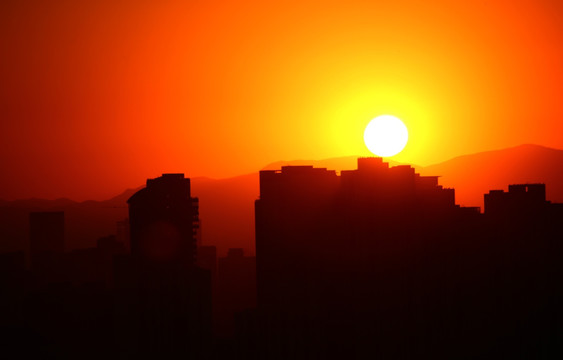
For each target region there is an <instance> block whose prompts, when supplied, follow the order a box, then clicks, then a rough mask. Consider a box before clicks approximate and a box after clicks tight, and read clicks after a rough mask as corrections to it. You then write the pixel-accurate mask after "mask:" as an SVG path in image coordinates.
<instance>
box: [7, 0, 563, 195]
mask: <svg viewBox="0 0 563 360" xmlns="http://www.w3.org/2000/svg"><path fill="white" fill-rule="evenodd" d="M562 44H563V5H562V4H561V2H560V1H557V0H552V1H545V0H544V1H539V0H534V1H532V0H530V1H466V2H463V3H462V2H457V1H401V0H391V1H339V2H333V1H280V2H273V1H272V2H270V1H267V2H264V1H246V2H244V1H183V2H180V1H143V0H136V1H118V0H112V1H100V0H95V1H94V0H85V1H70V0H68V1H20V0H17V1H12V0H9V1H2V2H1V3H0V51H1V54H2V55H1V56H0V119H1V122H0V144H1V145H0V198H2V199H16V198H27V197H44V198H57V197H69V198H71V199H76V200H83V199H88V198H94V199H104V198H108V197H111V196H113V195H115V194H117V193H119V192H121V191H122V190H123V189H125V188H129V187H135V186H139V185H141V184H142V183H144V181H145V179H146V178H148V177H156V176H158V175H160V174H161V173H163V172H184V173H186V175H187V176H190V177H195V176H209V177H216V178H221V177H229V176H234V175H238V174H244V173H249V172H253V171H257V170H259V169H260V168H262V167H263V166H265V165H266V164H268V163H270V162H274V161H278V160H293V159H322V158H329V157H338V156H347V155H367V154H368V151H367V149H366V148H365V146H364V144H363V129H364V127H365V125H366V124H367V123H368V122H369V120H371V119H372V118H373V117H375V116H377V115H380V114H385V113H387V114H392V115H395V116H398V117H399V118H401V119H402V120H403V121H404V122H405V123H406V125H407V127H408V129H409V132H410V141H409V143H408V145H407V147H406V148H405V150H404V151H403V152H402V153H400V154H399V155H397V156H395V157H394V158H393V159H394V160H397V161H401V162H410V163H414V164H419V165H428V164H432V163H436V162H440V161H444V160H447V159H449V158H452V157H454V156H458V155H462V154H468V153H473V152H478V151H484V150H491V149H498V148H503V147H509V146H515V145H518V144H523V143H535V144H540V145H544V146H549V147H554V148H563V136H562V135H561V134H563V121H562V119H563V108H562V106H561V103H562V102H561V94H562V93H563V92H562V90H563V45H562Z"/></svg>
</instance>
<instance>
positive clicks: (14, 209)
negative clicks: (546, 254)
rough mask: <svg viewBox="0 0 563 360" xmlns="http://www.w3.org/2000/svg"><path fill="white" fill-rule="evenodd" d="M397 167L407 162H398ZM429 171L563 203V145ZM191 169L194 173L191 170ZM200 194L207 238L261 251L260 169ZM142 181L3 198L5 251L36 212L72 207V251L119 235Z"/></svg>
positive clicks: (24, 235) (68, 213) (475, 196)
mask: <svg viewBox="0 0 563 360" xmlns="http://www.w3.org/2000/svg"><path fill="white" fill-rule="evenodd" d="M356 159H357V157H355V156H349V157H341V158H331V159H325V160H295V161H279V162H275V163H271V164H269V165H267V166H265V167H264V168H263V169H262V170H268V169H280V168H281V166H286V165H305V164H306V165H313V166H315V167H325V168H328V169H334V170H347V169H355V168H356ZM390 164H391V166H395V165H399V163H397V162H390ZM414 167H415V168H416V171H417V172H420V173H421V174H422V175H436V176H441V177H440V180H439V183H440V184H441V185H443V186H445V187H453V188H455V190H456V203H457V204H460V205H464V206H480V207H481V208H483V194H484V193H486V192H488V191H489V190H491V189H504V190H506V189H507V188H508V185H509V184H515V183H545V184H546V187H547V199H548V200H551V201H552V202H563V172H562V171H561V169H562V168H563V150H556V149H551V148H547V147H543V146H539V145H520V146H516V147H513V148H507V149H502V150H494V151H486V152H481V153H476V154H471V155H464V156H459V157H456V158H453V159H450V160H448V161H445V162H442V163H439V164H435V165H431V166H426V167H421V166H414ZM186 175H187V176H189V174H186ZM191 181H192V194H193V196H196V197H199V206H200V209H199V211H200V219H201V230H202V234H203V236H202V238H203V243H204V245H216V246H217V247H218V251H219V255H220V256H224V255H225V254H226V252H227V249H228V248H233V247H242V248H244V249H245V252H246V253H248V254H253V253H254V201H255V200H256V199H257V198H258V194H259V188H258V173H257V172H256V173H251V174H246V175H241V176H236V177H232V178H226V179H210V178H205V177H198V178H192V180H191ZM139 189H140V187H137V188H134V189H129V190H126V191H124V192H123V193H121V194H119V195H117V196H115V197H113V198H111V199H108V200H105V201H84V202H75V201H72V200H69V199H57V200H43V199H27V200H16V201H0V218H1V220H0V240H1V241H0V251H15V250H25V249H27V246H28V245H27V244H28V237H29V236H28V223H29V220H28V214H29V212H30V211H64V212H65V226H66V247H67V250H72V249H75V248H84V247H90V246H94V245H95V242H96V240H97V239H98V238H100V237H102V236H107V235H109V234H114V233H115V231H116V222H117V221H121V220H123V219H125V218H126V217H127V216H128V210H127V204H126V201H127V199H128V198H129V197H130V196H131V195H132V194H133V193H135V192H136V191H137V190H139Z"/></svg>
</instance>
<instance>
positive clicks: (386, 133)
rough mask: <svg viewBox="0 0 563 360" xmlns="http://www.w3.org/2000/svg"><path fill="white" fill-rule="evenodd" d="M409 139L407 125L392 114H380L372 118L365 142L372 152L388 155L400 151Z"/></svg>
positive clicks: (365, 132)
mask: <svg viewBox="0 0 563 360" xmlns="http://www.w3.org/2000/svg"><path fill="white" fill-rule="evenodd" d="M408 139H409V132H408V130H407V127H406V126H405V124H403V122H402V121H401V120H399V119H398V118H396V117H395V116H392V115H380V116H378V117H376V118H375V119H373V120H371V121H370V122H369V124H368V125H367V126H366V129H365V131H364V142H365V144H366V146H367V148H368V149H369V151H371V152H372V153H374V154H375V155H377V156H381V157H388V156H393V155H397V154H398V153H400V152H401V151H402V150H403V149H404V148H405V146H406V145H407V141H408Z"/></svg>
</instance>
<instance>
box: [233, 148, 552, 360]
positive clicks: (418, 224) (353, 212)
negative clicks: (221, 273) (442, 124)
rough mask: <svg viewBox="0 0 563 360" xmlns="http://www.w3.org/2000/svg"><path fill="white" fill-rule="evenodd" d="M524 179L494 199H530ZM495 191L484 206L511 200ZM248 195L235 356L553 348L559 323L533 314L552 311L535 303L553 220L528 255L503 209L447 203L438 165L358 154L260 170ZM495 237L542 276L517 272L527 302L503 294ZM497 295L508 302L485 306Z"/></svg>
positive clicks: (533, 222) (534, 220)
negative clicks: (346, 164)
mask: <svg viewBox="0 0 563 360" xmlns="http://www.w3.org/2000/svg"><path fill="white" fill-rule="evenodd" d="M527 188H529V189H530V190H528V192H529V195H528V197H526V196H520V195H514V196H513V195H508V197H511V199H512V196H513V197H514V199H513V200H507V201H509V202H510V201H514V202H516V203H518V204H519V206H520V208H521V209H530V208H532V207H534V206H544V205H545V189H544V190H543V202H542V201H540V200H538V199H541V197H542V189H541V188H537V187H533V186H528V187H527ZM520 192H521V188H520V187H517V186H516V187H511V191H509V193H511V194H512V193H520ZM495 194H496V193H495ZM497 195H498V194H497ZM492 201H493V202H494V201H495V200H494V199H493V200H492ZM493 202H491V199H489V200H486V203H487V204H489V206H490V205H491V204H492V203H493ZM542 204H543V205H542ZM505 205H506V206H505ZM505 205H500V204H495V205H493V207H496V208H498V209H501V210H499V211H500V212H502V213H503V214H507V213H508V212H509V210H507V209H509V208H511V209H518V207H514V204H512V205H510V204H505ZM503 206H504V207H503ZM255 209H256V261H257V290H258V307H257V310H256V311H255V312H249V313H248V314H246V317H242V318H241V323H240V324H239V326H240V329H242V330H241V334H242V335H241V342H242V343H246V344H247V345H248V344H250V345H249V346H247V347H246V348H245V349H246V351H247V353H245V356H249V357H255V358H273V359H276V358H278V359H283V358H315V359H317V358H318V359H321V358H366V359H368V358H373V357H374V356H375V357H380V358H386V359H395V358H397V359H403V358H426V357H432V358H475V357H480V356H481V357H482V356H500V355H501V354H505V355H506V354H510V355H511V356H513V355H514V356H516V355H517V356H516V357H518V356H519V357H521V358H526V356H527V355H530V354H531V353H533V352H534V350H535V348H536V347H539V348H541V347H543V350H542V351H547V350H546V349H550V350H553V349H555V348H556V345H555V343H556V335H557V334H560V331H561V330H560V327H559V328H558V329H559V330H555V329H554V328H553V326H552V325H549V324H548V323H547V317H545V315H546V314H550V315H551V316H553V317H555V318H557V316H560V314H561V312H560V311H559V312H558V311H557V308H556V307H554V306H553V305H549V303H550V302H553V301H554V299H556V298H557V296H558V295H556V294H560V291H559V292H558V290H557V287H556V277H554V275H555V274H556V273H558V272H560V269H561V265H557V262H556V261H555V260H556V257H557V258H560V249H561V245H560V243H561V241H560V240H561V234H562V232H561V229H560V226H555V227H554V226H551V227H550V228H549V229H545V230H544V231H542V232H536V233H535V237H534V236H532V237H531V238H529V239H528V242H527V243H526V245H525V247H526V248H528V253H527V254H528V255H529V254H531V253H535V255H534V256H528V255H527V254H526V253H521V252H520V250H518V247H515V246H512V247H511V246H510V244H509V242H510V240H513V241H519V240H518V239H519V237H518V236H516V235H515V232H514V230H513V228H514V226H515V225H514V224H513V221H514V220H515V219H512V220H510V221H506V222H502V223H501V222H499V221H496V220H491V219H490V218H488V217H487V216H484V215H483V214H480V212H479V209H478V208H463V207H459V206H457V205H456V204H455V193H454V190H453V189H445V188H443V187H442V186H440V185H438V177H427V176H420V175H419V174H417V173H415V171H414V169H413V168H412V167H410V166H396V167H389V166H388V164H386V163H384V162H383V161H382V160H381V159H380V158H360V159H358V168H357V170H350V171H342V172H341V174H340V175H338V174H337V173H336V172H334V171H329V170H326V169H317V168H313V167H311V166H288V167H282V169H281V170H280V171H261V172H260V198H259V199H258V200H257V201H256V205H255ZM515 211H517V210H515ZM547 218H548V217H542V216H541V215H536V216H534V217H529V218H528V221H527V222H526V223H523V224H520V226H523V227H525V228H526V229H528V230H529V229H536V228H537V227H538V226H539V227H541V226H542V225H541V224H543V223H544V222H545V219H547ZM549 218H550V219H552V220H554V219H556V218H557V219H559V224H560V223H561V219H562V217H561V214H560V213H557V214H556V213H552V215H550V217H549ZM521 233H522V232H521ZM546 239H551V240H550V241H551V242H549V241H548V243H549V244H546V243H545V240H546ZM555 239H558V240H557V241H559V242H558V243H555V242H553V240H555ZM532 248H534V249H535V251H530V249H532ZM500 249H503V250H504V251H505V252H506V253H507V254H508V255H504V258H505V259H506V258H512V257H513V256H515V254H516V253H519V254H520V255H521V260H524V259H528V260H531V259H530V258H534V259H536V260H538V261H539V260H540V259H541V260H542V261H544V265H542V266H540V265H539V263H536V262H534V263H533V264H535V265H536V266H535V267H531V268H527V273H526V274H524V273H523V272H517V274H519V275H521V276H522V277H521V278H520V279H525V278H526V279H530V281H531V279H536V280H538V279H542V280H541V281H540V282H541V283H542V284H544V287H543V288H542V289H543V290H541V291H540V290H539V289H536V287H534V286H531V283H529V285H530V286H529V287H527V286H523V287H522V286H521V287H517V288H518V289H519V291H524V292H525V291H531V292H533V294H534V296H533V298H534V299H536V300H535V301H536V303H534V302H533V301H522V302H517V303H518V305H514V306H509V305H508V304H510V303H511V300H510V296H515V295H516V294H515V293H514V291H516V288H515V285H514V284H515V282H517V280H516V279H517V278H513V277H510V273H512V272H513V271H515V269H517V268H520V265H518V263H517V262H512V261H510V262H505V261H503V256H502V254H501V253H499V250H500ZM548 249H549V250H548ZM557 251H559V252H557ZM550 252H551V254H550ZM553 252H555V253H557V254H559V255H552V254H553ZM528 260H526V261H528ZM547 264H548V265H547ZM503 265H505V266H504V267H503ZM501 269H502V270H501ZM549 269H550V270H549ZM508 278H510V279H511V280H507V279H508ZM521 297H522V296H521ZM539 299H542V300H541V301H544V302H547V303H546V304H544V305H545V306H543V307H542V306H540V305H538V304H539V303H537V302H538V301H540V300H539ZM541 301H540V302H541ZM533 304H536V305H537V307H534V305H533ZM503 307H504V309H510V310H506V311H500V312H499V311H498V309H499V308H503ZM538 309H540V310H538ZM536 311H541V313H542V314H543V315H542V317H541V319H543V320H538V319H537V318H534V315H533V314H535V312H536ZM508 319H510V322H507V320H508ZM530 319H534V320H530ZM514 321H516V322H518V324H519V325H518V326H511V325H514ZM532 324H534V325H536V326H540V325H541V326H543V327H542V329H550V330H545V332H544V333H542V339H541V341H540V340H538V336H537V334H536V335H534V336H533V337H528V336H527V335H530V333H531V332H530V331H529V329H528V328H527V326H528V325H532ZM558 331H559V332H558ZM248 339H253V340H252V341H248ZM532 339H533V340H532ZM536 340H537V341H536ZM243 348H244V347H243ZM459 349H465V350H464V353H463V354H460V353H459ZM523 354H527V355H523Z"/></svg>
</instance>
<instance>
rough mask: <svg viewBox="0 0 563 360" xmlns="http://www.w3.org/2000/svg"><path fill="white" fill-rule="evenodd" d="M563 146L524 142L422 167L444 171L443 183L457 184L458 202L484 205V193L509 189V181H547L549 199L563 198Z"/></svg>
mask: <svg viewBox="0 0 563 360" xmlns="http://www.w3.org/2000/svg"><path fill="white" fill-rule="evenodd" d="M561 169H563V150H556V149H551V148H547V147H544V146H539V145H530V144H526V145H520V146H516V147H513V148H507V149H502V150H493V151H486V152H481V153H476V154H472V155H464V156H459V157H456V158H453V159H451V160H448V161H445V162H442V163H439V164H435V165H431V166H426V167H424V168H420V169H419V170H420V171H421V174H422V175H440V176H441V177H440V184H441V185H443V186H445V187H454V188H455V194H456V203H457V204H460V205H463V206H479V207H481V209H483V194H484V193H486V192H488V191H489V190H492V189H499V190H507V189H508V185H509V184H525V183H545V184H546V191H547V194H546V196H547V200H550V201H552V202H563V171H561Z"/></svg>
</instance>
